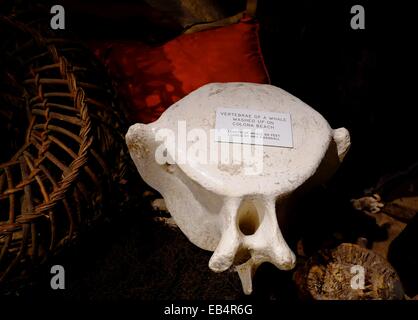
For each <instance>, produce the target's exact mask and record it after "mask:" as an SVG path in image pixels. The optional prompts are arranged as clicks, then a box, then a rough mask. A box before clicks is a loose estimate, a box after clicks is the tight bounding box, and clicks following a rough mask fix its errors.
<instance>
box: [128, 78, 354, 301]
mask: <svg viewBox="0 0 418 320" xmlns="http://www.w3.org/2000/svg"><path fill="white" fill-rule="evenodd" d="M218 108H235V109H244V110H248V111H250V110H252V111H254V110H256V111H260V112H278V113H282V114H290V117H291V127H292V141H293V142H292V143H293V147H291V148H289V147H286V148H285V147H277V146H266V145H264V146H257V147H261V148H262V149H261V152H260V153H258V157H254V158H251V161H246V160H248V159H247V158H246V157H245V155H244V159H243V161H242V162H234V159H232V160H231V161H230V162H229V163H228V162H226V163H225V162H222V161H223V160H222V159H215V160H213V159H210V160H209V161H206V162H205V161H198V160H202V159H203V160H204V157H200V158H199V157H197V158H198V160H196V158H194V157H189V156H190V154H193V153H194V151H196V149H198V150H200V156H201V155H202V153H203V154H204V155H205V154H206V153H205V152H202V150H203V149H204V150H206V149H205V148H207V150H208V152H207V153H208V154H209V151H213V149H216V150H218V151H219V152H222V150H224V151H225V150H227V151H228V152H231V153H233V150H234V148H236V147H237V146H244V144H237V143H225V142H216V141H215V139H214V136H212V135H211V130H212V129H214V128H215V119H216V110H217V109H218ZM182 130H184V131H185V132H187V133H188V134H189V133H192V132H194V133H195V135H194V136H193V135H192V137H191V136H190V135H188V136H187V137H188V138H187V139H186V138H185V137H184V135H183V134H182ZM193 130H194V131H193ZM196 130H198V134H197V131H196ZM199 130H200V131H199ZM163 136H164V139H163V138H162V137H163ZM126 141H127V145H128V148H129V150H130V154H131V157H132V159H133V160H134V162H135V164H136V166H137V169H138V171H139V173H140V174H141V176H142V178H143V179H144V180H145V182H147V183H148V184H149V185H150V186H151V187H153V188H154V189H156V190H158V191H159V192H160V193H161V194H162V196H163V197H164V200H165V203H166V206H167V209H168V210H169V211H170V213H171V215H172V216H173V218H174V220H175V222H176V223H177V225H178V226H179V228H180V229H181V230H182V232H183V233H184V234H185V235H186V236H187V237H188V239H189V240H190V241H191V242H193V243H194V244H195V245H197V246H198V247H200V248H202V249H205V250H210V251H214V253H213V255H212V257H211V259H210V261H209V267H210V268H211V269H212V270H213V271H215V272H222V271H225V270H227V269H229V268H231V267H232V268H234V269H235V270H236V271H238V273H239V276H240V279H241V282H242V284H243V289H244V292H245V293H246V294H249V293H251V292H252V277H253V275H254V272H255V271H256V269H257V267H258V266H259V265H260V264H261V263H263V262H270V263H272V264H274V265H275V266H276V267H278V268H279V269H282V270H289V269H292V268H293V267H294V265H295V255H294V253H293V252H292V250H291V249H290V248H289V246H288V245H287V243H286V241H285V239H284V238H283V236H282V233H281V231H280V228H279V225H278V220H277V217H278V216H279V217H280V215H282V214H283V213H284V210H286V209H285V208H286V203H287V200H288V199H289V196H290V195H291V194H292V193H293V191H295V190H296V189H297V188H299V187H301V186H310V185H315V184H318V183H322V182H324V181H325V180H326V179H327V178H329V177H330V176H331V175H332V174H333V173H334V171H335V170H336V168H337V167H338V165H339V163H340V162H341V161H342V159H343V158H344V156H345V154H346V152H347V151H348V148H349V146H350V137H349V134H348V131H347V130H346V129H344V128H340V129H336V130H333V129H332V128H331V127H330V125H329V124H328V122H327V121H326V120H325V119H324V118H323V117H322V116H321V115H320V114H319V113H318V112H316V111H315V110H314V109H312V108H311V107H309V106H308V105H306V104H305V103H303V102H302V101H300V100H299V99H297V98H295V97H294V96H292V95H291V94H289V93H287V92H285V91H284V90H282V89H280V88H277V87H274V86H271V85H259V84H252V83H223V84H220V83H212V84H208V85H205V86H203V87H201V88H199V89H198V90H196V91H194V92H192V93H191V94H189V95H188V96H186V97H185V98H183V99H182V100H180V101H179V102H177V103H176V104H174V105H172V106H171V107H170V108H169V109H167V110H166V111H165V112H164V113H163V114H162V116H161V117H160V118H159V119H158V120H157V121H155V122H153V123H150V124H148V125H145V124H135V125H133V126H131V127H130V128H129V131H128V133H127V135H126ZM169 141H171V142H169ZM173 141H175V143H174V144H175V145H176V146H181V148H180V147H178V148H174V147H173V143H172V142H173ZM197 145H198V146H199V147H200V149H199V148H196V146H197ZM222 148H224V149H222ZM225 148H226V149H225ZM251 148H253V149H251V150H252V151H254V154H257V153H256V147H255V146H251ZM209 149H210V150H209ZM204 150H203V151H204ZM258 150H260V149H258ZM197 153H199V152H197ZM242 154H244V152H243V153H242ZM162 155H163V156H164V157H166V159H167V162H165V163H164V162H163V163H162V162H161V161H160V160H159V158H161V156H162ZM208 157H209V156H208ZM248 157H249V156H248ZM231 158H233V157H231ZM185 159H186V160H185ZM260 164H262V170H260V171H258V172H256V173H252V174H248V172H247V171H246V169H249V168H252V167H254V166H257V165H260Z"/></svg>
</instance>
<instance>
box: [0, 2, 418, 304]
mask: <svg viewBox="0 0 418 320" xmlns="http://www.w3.org/2000/svg"><path fill="white" fill-rule="evenodd" d="M157 2H158V1H154V6H153V1H148V2H144V1H122V2H120V1H109V0H106V1H91V0H90V1H63V2H60V1H54V3H53V4H63V5H64V7H65V9H66V22H67V30H69V31H71V33H73V34H75V35H76V36H77V37H79V38H80V39H81V40H83V41H89V40H94V39H139V40H142V41H147V42H150V43H154V44H159V43H163V42H164V41H167V40H169V39H171V38H173V37H175V36H177V35H179V34H180V33H181V31H182V30H183V27H184V25H183V24H182V21H180V20H179V14H178V12H179V10H180V7H179V6H176V5H175V4H173V3H175V1H169V2H170V3H171V5H170V6H168V5H167V10H166V11H161V10H159V9H156V6H155V3H157ZM226 2H227V1H220V0H219V1H207V3H210V5H211V6H214V7H215V8H216V10H215V11H216V12H218V15H219V16H220V17H226V16H229V15H232V14H235V13H237V12H239V11H241V10H243V9H244V8H245V1H234V0H231V1H228V2H227V3H226ZM0 3H1V1H0ZM410 3H412V2H407V1H397V2H393V3H390V4H385V3H384V2H382V1H303V0H292V1H290V0H284V1H275V0H270V1H269V0H259V3H258V10H257V19H258V21H259V23H260V26H261V31H260V41H261V47H262V50H263V54H264V57H265V63H266V65H267V69H268V71H269V74H270V77H271V81H272V84H274V85H277V86H279V87H281V88H283V89H285V90H286V91H289V92H290V93H291V94H293V95H295V96H297V97H298V98H300V99H302V100H303V101H305V102H306V103H307V104H309V105H311V106H312V107H314V108H315V109H316V110H318V111H319V112H320V113H322V114H323V115H324V117H325V118H326V119H327V120H328V121H329V122H330V124H331V126H332V127H333V128H338V127H341V126H344V127H346V128H347V129H348V130H349V131H350V134H351V139H352V148H351V150H350V152H349V154H348V155H347V157H346V159H345V162H344V163H343V165H342V167H341V168H340V170H339V172H338V173H337V174H336V176H335V177H334V179H333V180H332V181H331V183H330V187H329V189H326V190H325V191H321V192H319V193H314V194H312V195H311V196H310V198H309V197H308V198H307V199H308V200H307V201H306V202H307V204H305V207H303V208H301V209H300V210H301V211H303V212H304V213H303V214H301V215H300V216H299V218H298V219H297V220H298V223H299V224H298V227H297V228H296V227H295V229H297V230H298V231H296V232H295V234H296V235H293V238H294V239H297V238H298V236H300V234H303V235H304V236H305V237H306V238H307V239H310V238H309V237H311V242H310V243H309V245H310V246H311V247H312V248H313V249H314V248H317V247H319V246H320V245H321V244H322V243H323V242H324V241H326V239H327V237H330V235H331V234H333V233H335V230H340V231H341V230H342V232H343V234H344V235H345V236H346V240H347V239H348V240H350V239H351V238H352V239H355V238H356V237H357V236H359V235H361V234H362V233H363V232H366V231H365V229H366V228H367V223H366V225H364V224H362V223H363V222H362V221H361V219H360V220H358V217H356V216H354V215H353V213H352V212H350V210H349V209H348V208H347V207H348V206H349V199H350V198H355V197H359V196H361V195H363V192H364V190H365V189H368V188H372V187H373V186H375V185H376V184H377V182H378V180H379V179H380V178H381V177H382V176H385V175H388V174H389V175H390V174H393V173H396V172H399V171H402V170H405V169H406V168H408V167H409V166H410V165H412V164H413V163H415V162H416V160H417V157H416V152H415V150H416V148H417V137H418V133H417V132H418V130H417V125H416V124H417V118H416V116H415V115H416V112H415V109H416V108H417V102H416V92H417V89H416V83H417V81H416V75H417V72H416V71H417V68H416V67H417V63H416V57H417V56H416V54H415V53H416V51H415V48H414V47H415V43H416V39H417V34H416V23H417V22H416V19H414V14H415V11H414V10H413V7H412V4H410ZM356 4H360V5H363V6H364V8H365V17H366V29H365V30H353V29H351V27H350V20H351V17H352V14H350V8H351V7H352V6H353V5H356ZM9 5H10V2H7V1H5V2H4V7H3V8H6V7H7V6H9ZM209 16H210V15H209ZM206 18H207V17H206ZM196 22H197V21H196ZM143 201H144V202H138V203H136V204H135V205H133V206H132V208H131V210H130V212H125V213H123V214H121V215H120V217H118V218H116V219H115V220H114V221H112V222H111V223H108V224H105V225H103V226H101V227H100V228H97V230H95V231H91V232H90V233H89V234H87V235H85V236H84V237H85V238H84V239H82V241H81V242H82V245H80V246H75V247H73V248H71V249H70V250H69V251H67V253H66V254H65V255H62V256H58V257H56V258H55V260H53V261H52V262H51V263H50V264H51V265H52V264H55V263H61V264H63V265H64V266H65V267H66V268H67V269H66V270H67V277H68V278H67V284H68V286H67V289H66V290H64V291H62V292H53V291H51V290H50V289H49V279H50V275H49V274H48V272H47V270H44V271H42V272H41V274H40V276H39V278H38V279H37V280H36V281H34V283H33V285H32V286H30V287H29V288H25V289H23V290H22V292H21V293H20V294H23V295H25V296H28V297H30V296H34V295H39V294H40V295H41V296H43V295H45V296H59V297H61V296H62V297H66V298H76V299H77V298H80V299H93V300H100V299H116V300H118V299H146V300H147V299H151V300H152V299H236V298H243V299H278V300H293V299H295V298H296V297H297V294H296V289H295V288H294V285H293V282H292V281H291V273H284V272H280V271H278V270H276V269H275V268H274V267H272V266H270V265H263V266H261V267H260V269H259V271H258V273H257V275H256V279H255V292H254V295H253V296H251V297H244V296H243V295H242V293H241V287H240V282H239V279H238V276H237V275H236V274H235V273H228V272H226V273H223V274H214V273H212V272H211V271H210V270H209V268H208V267H207V263H208V261H209V258H210V253H209V252H204V251H202V250H200V249H198V248H197V247H195V246H193V245H192V244H191V243H189V242H188V241H187V239H186V238H185V237H184V236H183V235H182V234H181V233H180V232H179V231H178V230H172V229H170V228H168V227H165V226H162V225H161V224H158V223H156V222H155V221H154V220H152V219H151V218H152V215H154V213H151V210H150V208H149V206H147V202H146V201H145V200H143ZM290 234H291V235H290V238H291V239H292V232H291V231H290ZM313 234H316V235H315V236H314V235H313ZM290 242H292V241H290ZM11 294H12V295H13V293H11Z"/></svg>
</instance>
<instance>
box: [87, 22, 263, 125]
mask: <svg viewBox="0 0 418 320" xmlns="http://www.w3.org/2000/svg"><path fill="white" fill-rule="evenodd" d="M93 47H94V49H95V53H96V54H97V55H98V56H99V57H103V55H104V53H106V58H105V61H104V62H105V64H106V65H107V67H108V69H109V71H110V73H111V75H112V76H113V77H114V79H115V80H116V82H117V83H118V86H119V93H120V94H121V95H122V96H124V97H125V98H127V99H128V102H129V104H130V110H128V112H129V115H128V117H129V120H130V122H142V123H149V122H152V121H154V120H157V119H158V118H159V116H160V115H161V113H162V112H163V111H164V110H165V109H167V108H168V107H169V106H170V105H172V104H173V103H174V102H176V101H178V100H179V99H181V98H183V97H184V96H185V95H187V94H188V93H190V92H191V91H193V90H195V89H197V88H199V87H201V86H202V85H204V84H207V83H210V82H233V81H239V82H255V83H269V77H268V74H267V71H266V68H265V66H264V62H263V58H262V54H261V50H260V44H259V40H258V24H256V23H255V22H254V21H252V20H251V19H249V18H245V19H243V20H241V22H239V23H236V24H233V25H229V26H226V27H220V28H216V29H211V30H206V31H201V32H197V33H192V34H184V35H181V36H179V37H177V38H176V39H174V40H171V41H169V42H167V43H166V44H164V45H162V46H159V47H150V46H148V45H146V44H144V43H140V42H133V41H130V42H117V43H115V42H113V43H106V44H101V45H98V44H97V43H96V44H95V45H93Z"/></svg>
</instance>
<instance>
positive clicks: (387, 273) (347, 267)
mask: <svg viewBox="0 0 418 320" xmlns="http://www.w3.org/2000/svg"><path fill="white" fill-rule="evenodd" d="M295 281H296V283H297V284H298V287H299V290H300V292H301V294H302V295H303V296H306V297H309V298H313V299H315V300H382V299H384V300H400V299H404V291H403V288H402V284H401V282H400V279H399V277H398V275H397V274H396V272H395V270H394V269H393V267H392V266H391V265H390V264H389V262H388V261H386V260H385V259H384V258H383V257H382V256H380V255H378V254H376V253H375V252H373V251H371V250H368V249H366V248H362V247H360V246H358V245H355V244H351V243H343V244H340V245H339V246H338V247H337V248H335V249H333V250H323V251H320V252H318V253H317V254H316V255H314V256H313V257H311V258H310V259H309V260H308V261H307V262H306V264H305V265H304V266H303V267H301V268H299V269H298V270H297V271H296V272H295Z"/></svg>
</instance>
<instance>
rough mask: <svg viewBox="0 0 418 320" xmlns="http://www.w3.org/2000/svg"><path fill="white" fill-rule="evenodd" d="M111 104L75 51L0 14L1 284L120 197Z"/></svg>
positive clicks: (122, 165)
mask: <svg viewBox="0 0 418 320" xmlns="http://www.w3.org/2000/svg"><path fill="white" fill-rule="evenodd" d="M115 101H116V100H115V95H114V91H113V90H112V86H111V82H110V81H109V80H108V78H107V76H106V74H105V72H104V69H102V66H101V65H100V64H99V63H98V62H97V61H96V60H95V59H94V58H93V56H92V55H91V53H90V52H89V51H88V50H87V49H85V48H84V47H83V46H81V45H80V44H78V43H76V42H73V41H70V40H66V39H59V38H51V37H50V36H44V33H42V34H41V32H40V31H38V30H35V29H34V28H32V27H29V26H28V25H27V24H24V23H22V22H17V21H15V20H12V19H10V18H7V17H2V16H0V143H1V150H0V286H1V285H2V284H4V283H5V282H7V281H8V280H9V279H21V278H22V276H27V275H29V274H30V271H32V270H33V269H34V266H38V265H39V264H40V263H42V262H44V261H45V260H46V259H47V258H48V257H49V256H50V255H51V254H54V253H56V252H57V251H58V250H59V249H60V248H63V247H64V246H65V245H66V244H68V243H71V242H72V241H73V240H74V239H75V238H76V237H77V235H78V234H79V233H80V230H83V228H84V227H86V226H90V225H91V224H92V223H93V222H94V221H96V220H97V219H99V218H100V217H102V216H103V215H104V214H105V213H106V212H110V211H112V210H115V209H114V208H115V202H120V201H123V200H121V199H123V198H122V196H121V197H118V195H120V194H121V193H120V192H119V191H120V189H121V188H120V187H121V185H122V184H123V183H124V181H125V180H124V176H125V174H126V168H127V166H129V161H130V160H129V155H128V153H127V150H126V148H125V143H124V139H123V133H124V132H125V127H124V121H123V120H122V117H121V115H122V112H121V110H119V109H118V106H117V104H116V103H115ZM116 205H117V203H116Z"/></svg>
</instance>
